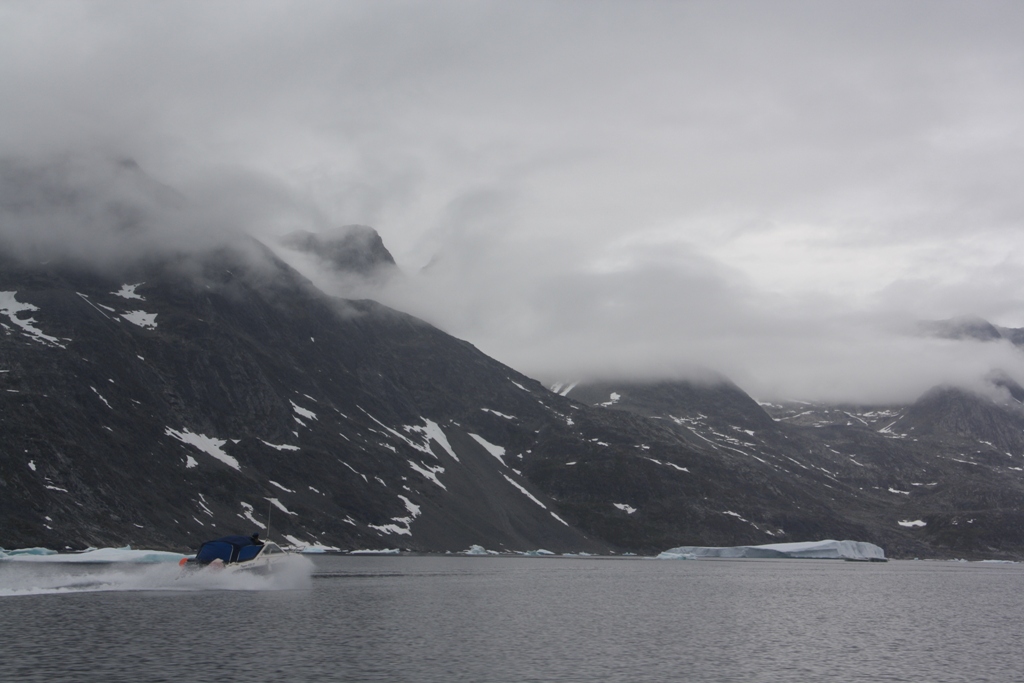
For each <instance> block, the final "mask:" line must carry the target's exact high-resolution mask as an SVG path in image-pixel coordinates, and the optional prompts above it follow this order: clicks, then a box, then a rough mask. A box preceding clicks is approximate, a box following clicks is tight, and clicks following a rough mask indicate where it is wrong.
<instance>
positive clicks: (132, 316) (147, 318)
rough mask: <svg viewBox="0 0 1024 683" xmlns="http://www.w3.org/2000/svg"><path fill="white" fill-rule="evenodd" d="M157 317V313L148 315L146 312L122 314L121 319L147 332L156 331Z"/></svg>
mask: <svg viewBox="0 0 1024 683" xmlns="http://www.w3.org/2000/svg"><path fill="white" fill-rule="evenodd" d="M156 316H157V314H156V313H146V312H145V311H128V312H127V313H122V314H121V317H122V318H124V319H125V320H127V321H128V322H130V323H132V324H134V325H138V326H139V327H141V328H143V329H146V330H155V329H156Z"/></svg>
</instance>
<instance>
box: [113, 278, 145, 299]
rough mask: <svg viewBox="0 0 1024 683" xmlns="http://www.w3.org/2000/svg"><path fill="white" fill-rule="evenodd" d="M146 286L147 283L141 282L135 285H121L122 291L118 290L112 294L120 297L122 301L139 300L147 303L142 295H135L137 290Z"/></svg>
mask: <svg viewBox="0 0 1024 683" xmlns="http://www.w3.org/2000/svg"><path fill="white" fill-rule="evenodd" d="M144 284H146V283H144V282H140V283H138V284H134V285H127V284H126V285H121V289H119V290H117V291H116V292H111V294H113V295H114V296H119V297H121V298H122V299H138V300H139V301H145V299H144V298H143V297H142V295H140V294H136V293H135V288H136V287H139V286H141V285H144Z"/></svg>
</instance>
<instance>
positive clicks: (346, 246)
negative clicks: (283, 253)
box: [280, 225, 398, 278]
mask: <svg viewBox="0 0 1024 683" xmlns="http://www.w3.org/2000/svg"><path fill="white" fill-rule="evenodd" d="M280 243H281V244H282V245H283V246H286V247H289V248H291V249H295V250H297V251H301V252H304V253H307V254H313V255H314V256H316V257H318V258H319V259H320V261H321V262H323V263H325V264H326V265H327V266H328V267H329V268H331V269H332V270H334V271H336V272H345V273H354V274H357V275H360V276H362V277H378V278H379V277H388V276H390V275H392V274H393V273H394V272H396V271H397V270H398V266H397V265H396V264H395V259H394V257H393V256H392V255H391V252H390V251H388V249H387V247H385V246H384V240H382V239H381V236H380V235H379V234H378V233H377V231H376V230H374V229H373V228H371V227H369V226H367V225H346V226H343V227H341V228H338V229H335V230H329V231H326V232H323V233H315V232H308V231H306V230H296V231H295V232H291V233H289V234H287V235H285V236H284V237H282V238H281V239H280Z"/></svg>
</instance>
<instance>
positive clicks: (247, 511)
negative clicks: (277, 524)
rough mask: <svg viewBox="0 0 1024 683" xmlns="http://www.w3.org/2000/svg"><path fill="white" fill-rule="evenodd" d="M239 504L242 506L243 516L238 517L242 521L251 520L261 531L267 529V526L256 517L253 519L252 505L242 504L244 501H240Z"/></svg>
mask: <svg viewBox="0 0 1024 683" xmlns="http://www.w3.org/2000/svg"><path fill="white" fill-rule="evenodd" d="M239 504H240V505H241V506H242V514H240V515H238V516H239V517H241V518H242V519H246V520H249V521H250V522H252V523H253V524H254V525H256V526H258V527H259V528H260V529H266V528H267V527H266V525H265V524H264V523H263V522H261V521H259V520H258V519H256V518H255V517H253V514H252V513H253V508H252V505H249V504H248V503H245V502H242V501H239Z"/></svg>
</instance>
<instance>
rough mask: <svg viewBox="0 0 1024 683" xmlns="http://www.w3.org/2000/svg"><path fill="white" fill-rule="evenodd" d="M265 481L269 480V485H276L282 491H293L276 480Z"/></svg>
mask: <svg viewBox="0 0 1024 683" xmlns="http://www.w3.org/2000/svg"><path fill="white" fill-rule="evenodd" d="M267 481H268V482H270V485H271V486H276V487H277V488H279V489H281V490H282V491H284V492H285V493H295V491H292V490H291V489H289V488H285V487H284V486H282V485H281V484H278V483H277V482H276V481H274V480H273V479H268V480H267Z"/></svg>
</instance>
